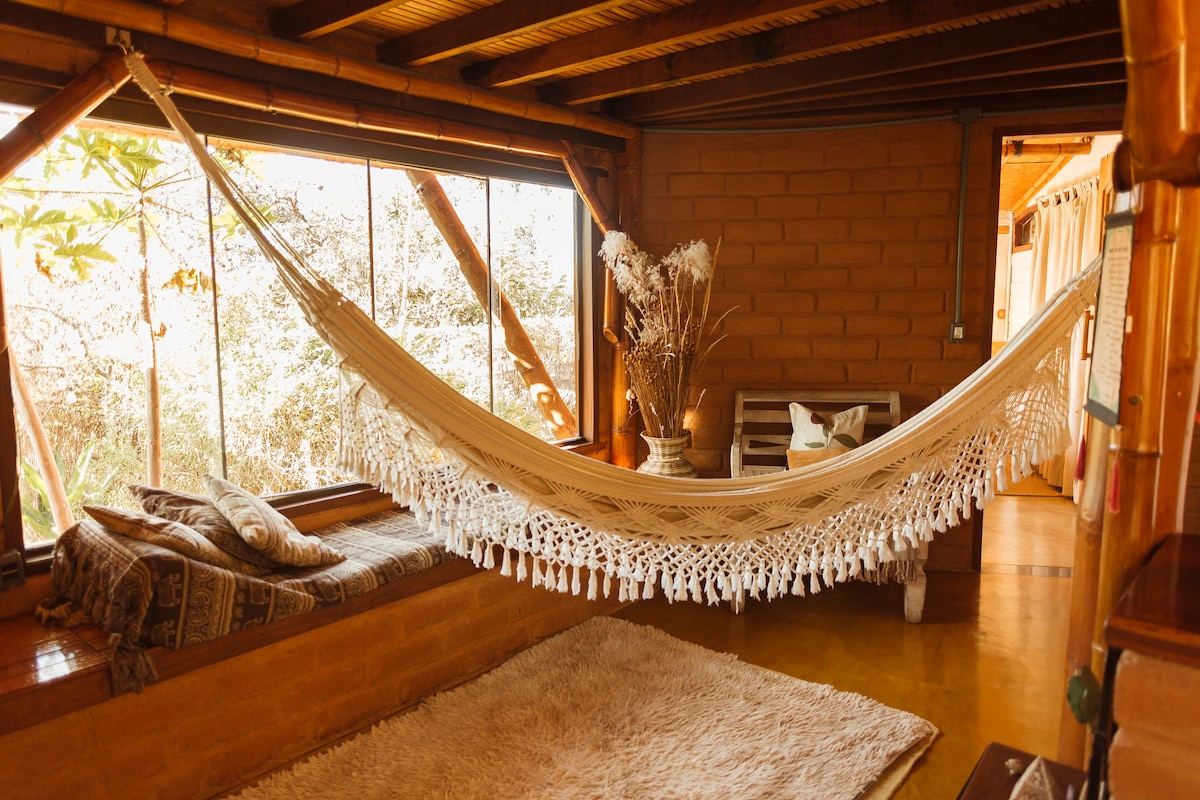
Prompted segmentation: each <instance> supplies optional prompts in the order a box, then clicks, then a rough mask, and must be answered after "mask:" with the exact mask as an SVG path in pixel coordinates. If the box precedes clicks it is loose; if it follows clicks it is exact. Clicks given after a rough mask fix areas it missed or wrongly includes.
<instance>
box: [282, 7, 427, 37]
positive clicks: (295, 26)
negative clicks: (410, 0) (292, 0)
mask: <svg viewBox="0 0 1200 800" xmlns="http://www.w3.org/2000/svg"><path fill="white" fill-rule="evenodd" d="M405 2H406V0H301V2H299V3H296V4H295V5H292V6H288V7H287V8H286V9H283V10H281V11H277V12H275V14H273V15H272V21H271V24H272V27H273V28H274V30H275V35H276V36H279V37H280V38H283V39H314V38H316V37H318V36H324V35H325V34H327V33H332V32H333V31H336V30H339V29H341V28H345V27H348V26H350V25H353V24H354V23H355V22H359V21H360V20H364V19H367V18H369V17H372V16H374V15H375V14H378V13H379V12H381V11H386V10H387V9H389V8H392V7H393V6H398V5H403V4H404V3H405Z"/></svg>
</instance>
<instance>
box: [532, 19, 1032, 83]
mask: <svg viewBox="0 0 1200 800" xmlns="http://www.w3.org/2000/svg"><path fill="white" fill-rule="evenodd" d="M1034 5H1036V4H1035V3H1031V2H1024V3H1020V4H1017V3H1014V2H1013V0H934V2H922V3H920V4H918V5H917V6H916V7H913V6H910V5H903V6H902V5H899V4H897V3H883V4H881V5H875V6H865V7H863V8H857V9H854V10H853V11H847V12H846V13H844V14H839V15H836V16H829V17H823V18H819V19H814V20H809V21H807V22H805V23H803V24H798V25H789V26H787V27H785V28H779V29H776V30H770V31H764V32H762V33H756V34H754V35H752V36H745V37H742V38H738V39H729V40H726V41H721V42H714V43H713V44H708V45H701V46H699V47H693V48H691V49H689V50H685V51H683V52H682V53H672V54H670V55H667V56H659V57H657V58H650V59H644V60H641V61H635V62H634V63H632V64H627V65H624V66H620V67H614V68H612V69H607V70H603V71H601V72H596V73H592V74H590V75H583V76H581V77H578V78H569V79H565V80H562V81H558V82H556V83H552V84H548V85H547V86H545V87H542V89H541V91H540V95H541V97H542V99H544V100H546V101H547V102H554V103H567V104H576V103H585V102H591V101H595V100H603V99H607V98H610V97H621V96H624V95H628V94H637V93H639V92H644V91H647V90H650V89H658V88H662V87H665V86H672V85H676V84H679V83H683V82H685V81H694V80H698V79H701V78H714V77H720V76H722V75H729V74H732V73H737V72H742V71H745V69H746V67H747V66H769V65H771V64H775V63H780V62H782V61H794V60H798V59H802V58H807V57H810V56H813V55H816V54H818V53H821V52H822V51H827V50H829V49H830V48H833V47H846V46H856V45H861V44H867V43H871V42H874V41H879V40H886V39H888V38H894V37H900V36H910V35H915V34H918V33H920V32H922V31H923V30H925V29H927V28H928V27H930V26H944V25H950V24H954V23H963V22H975V21H978V20H979V19H981V18H986V17H987V16H989V15H993V14H995V13H997V12H1000V11H1004V12H1017V11H1024V10H1027V9H1028V8H1030V7H1032V6H1034Z"/></svg>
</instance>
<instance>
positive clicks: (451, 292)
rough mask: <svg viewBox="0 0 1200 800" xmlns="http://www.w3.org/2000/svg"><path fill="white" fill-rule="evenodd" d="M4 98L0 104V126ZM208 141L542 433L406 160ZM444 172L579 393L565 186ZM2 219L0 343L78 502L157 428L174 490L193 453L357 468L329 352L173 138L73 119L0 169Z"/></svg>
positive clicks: (115, 492)
mask: <svg viewBox="0 0 1200 800" xmlns="http://www.w3.org/2000/svg"><path fill="white" fill-rule="evenodd" d="M18 118H19V116H18V115H17V114H15V113H12V112H10V113H9V114H8V115H7V119H6V118H5V116H4V114H3V110H0V131H2V130H4V129H6V128H7V127H8V126H11V125H12V124H14V123H15V121H16V120H17V119H18ZM210 146H211V147H212V148H213V149H214V150H215V152H216V153H217V155H218V157H219V158H220V159H221V160H222V161H223V162H224V163H225V164H226V165H227V167H228V168H229V169H230V170H231V172H232V173H233V175H234V177H235V180H238V181H239V182H240V183H241V184H242V186H243V188H245V189H247V190H248V191H249V193H250V194H251V196H252V197H253V198H254V200H255V202H256V203H258V204H259V205H260V207H261V208H263V209H264V210H266V211H267V212H268V214H269V216H270V217H271V219H272V221H273V223H274V224H275V225H277V226H279V227H280V228H281V229H282V230H283V231H284V234H285V236H287V237H288V238H289V240H290V241H291V242H292V243H293V244H294V245H295V246H296V248H297V249H298V250H299V251H300V252H301V253H303V254H304V255H305V257H306V258H307V259H308V260H309V262H310V263H311V264H312V265H313V266H314V267H316V268H317V269H318V270H319V271H320V272H321V273H322V274H323V275H325V276H326V277H327V278H328V279H329V280H330V281H331V282H332V283H333V284H334V285H335V286H337V287H338V288H339V289H340V290H341V291H342V292H344V293H345V294H346V295H347V296H348V297H350V298H351V299H352V300H354V301H355V302H356V303H358V304H359V305H361V306H362V307H363V308H364V309H365V310H367V311H368V312H369V313H371V314H372V315H373V316H374V317H375V319H376V321H377V322H378V323H379V324H380V326H381V327H383V328H384V329H385V330H387V331H388V332H389V333H390V334H391V335H392V336H393V337H394V338H395V339H397V340H398V341H399V342H400V343H401V344H403V345H404V347H405V348H406V349H408V350H409V352H411V353H413V354H414V355H415V356H416V357H417V358H419V359H420V360H421V361H422V363H424V364H425V365H426V366H427V367H429V368H430V369H431V370H432V371H433V372H435V373H436V374H438V375H439V376H440V377H442V378H443V379H444V380H446V381H447V382H448V383H450V384H451V385H453V386H454V387H455V388H457V389H458V390H459V391H460V392H462V393H463V394H464V395H465V396H467V397H470V398H471V399H472V400H474V401H475V402H478V403H480V404H481V405H484V406H485V407H488V408H490V409H491V410H493V411H494V412H495V413H496V414H497V415H499V416H501V417H502V418H504V419H506V420H508V421H510V422H512V423H513V424H515V425H517V426H519V427H521V428H523V429H525V430H527V431H529V432H531V433H534V434H536V435H539V436H542V437H543V438H547V439H550V438H552V434H551V428H550V427H549V425H548V424H547V423H546V422H545V421H544V420H543V419H542V417H541V416H540V415H539V413H538V410H537V409H536V407H535V406H534V405H533V404H532V403H531V401H530V400H529V397H528V392H527V391H526V390H525V387H524V385H523V383H522V381H521V380H520V377H519V375H518V374H517V372H516V370H515V369H514V367H513V365H512V359H511V358H510V357H508V355H507V353H506V352H505V347H504V332H503V331H502V330H501V329H500V326H499V324H498V323H496V322H494V321H492V322H490V323H489V321H490V320H494V319H495V317H494V314H493V310H492V309H488V308H485V307H484V304H481V303H480V301H479V300H478V299H477V298H476V297H475V295H474V294H472V292H471V291H470V289H469V288H468V285H467V283H466V280H465V278H464V277H463V275H462V273H461V271H460V269H459V266H458V262H457V260H456V258H455V254H454V253H453V252H451V249H450V248H449V247H448V246H447V244H446V242H445V241H444V239H443V238H442V236H441V234H440V233H439V232H438V230H437V228H436V227H435V226H434V224H433V222H432V221H431V220H430V217H429V215H428V214H427V213H426V211H425V209H424V208H423V206H422V205H421V202H420V200H419V199H418V198H417V196H416V193H415V192H414V190H413V187H412V183H411V182H410V181H409V179H408V177H407V172H406V171H405V169H404V168H403V167H401V166H399V165H395V164H383V163H380V162H378V161H369V162H368V161H366V160H364V159H349V158H332V157H322V156H317V155H314V154H302V153H296V152H290V153H289V152H283V151H280V150H276V149H271V148H267V147H263V146H259V145H251V144H246V143H233V142H212V143H210ZM440 182H441V185H442V187H443V188H444V190H445V192H446V194H447V195H448V196H449V198H450V200H451V201H452V204H453V206H454V209H455V210H456V211H457V213H458V214H459V216H460V217H461V218H462V221H463V223H464V225H465V227H466V228H467V230H468V231H469V233H470V235H471V238H472V240H473V242H474V243H475V245H476V247H477V249H478V250H479V252H480V253H481V254H483V255H484V257H485V260H486V262H487V264H488V269H489V274H490V278H491V282H492V284H493V286H494V287H498V289H499V291H501V292H503V293H504V295H505V296H506V297H507V299H508V301H509V302H510V303H512V305H513V306H514V307H515V309H516V311H517V313H518V316H519V317H520V318H521V320H522V323H523V325H524V327H525V330H526V331H527V332H528V334H529V337H530V339H531V340H532V341H533V343H534V345H535V347H536V348H537V350H538V353H539V354H540V355H541V357H542V359H543V361H544V362H545V364H546V367H547V369H548V371H549V372H550V376H551V378H552V379H553V381H554V383H555V384H556V386H557V388H558V390H559V392H560V394H561V395H562V396H563V398H564V400H566V402H567V404H568V405H569V407H570V408H571V409H572V410H575V409H576V408H577V397H576V395H577V386H578V376H577V363H578V344H577V342H578V336H577V331H578V322H577V316H578V315H577V309H576V306H577V303H576V274H577V264H576V257H575V253H576V245H575V239H576V201H575V195H574V192H572V191H570V190H567V189H563V188H558V187H549V186H542V185H537V184H530V183H522V182H517V181H511V180H499V179H494V178H493V179H487V178H475V177H467V176H461V175H444V176H440ZM210 208H211V213H210ZM0 225H2V226H3V228H2V230H0V259H2V260H3V270H4V274H3V279H4V291H5V295H6V301H7V306H8V314H9V317H8V322H9V336H10V339H11V347H12V350H13V353H14V356H15V359H16V361H17V362H18V364H19V365H20V368H21V370H22V372H23V373H24V375H25V377H26V379H27V381H28V383H29V385H30V388H31V391H32V393H33V396H34V400H35V404H36V407H37V410H38V412H39V414H40V416H41V419H42V422H43V424H44V426H45V428H46V430H47V433H48V438H49V440H50V443H51V445H52V446H53V448H54V451H55V456H56V458H57V459H58V460H59V463H60V465H61V468H62V471H63V478H64V484H65V485H66V488H67V490H68V493H69V494H70V496H71V500H72V503H73V505H74V509H75V513H76V515H77V516H79V515H81V511H80V508H81V506H82V504H83V503H106V504H115V505H132V503H133V500H132V498H131V497H130V496H129V495H128V493H127V491H126V488H125V487H126V486H127V485H128V484H130V483H147V482H152V481H154V480H157V478H155V477H152V476H153V475H154V470H155V469H156V468H159V467H156V466H155V463H154V462H155V460H156V459H155V458H154V456H153V452H152V447H151V445H150V443H151V442H152V441H154V439H155V434H154V430H155V428H156V427H158V428H161V431H162V433H161V440H162V455H161V467H160V468H161V482H162V484H163V485H166V486H169V487H171V488H175V489H178V490H182V491H194V492H197V493H203V485H202V482H201V477H202V475H203V474H204V473H205V472H209V473H213V474H218V475H224V476H226V477H228V479H230V480H232V481H234V482H236V483H239V484H241V485H243V486H245V487H246V488H248V489H250V490H251V491H254V492H257V493H260V494H264V495H271V494H280V493H284V492H289V491H296V490H302V489H310V488H316V487H320V486H326V485H331V484H337V483H344V482H347V481H350V480H352V478H351V477H350V476H348V475H345V474H342V473H340V472H339V471H338V470H337V469H336V466H335V462H336V447H337V437H338V398H337V395H338V375H337V369H336V364H335V363H334V361H333V354H332V352H331V351H330V350H329V348H328V347H327V346H326V345H325V344H324V342H322V341H321V340H320V339H319V338H318V337H317V335H316V334H315V332H314V331H313V330H312V329H311V328H310V327H309V325H308V324H307V323H306V322H305V321H304V319H303V317H302V315H301V313H300V311H299V309H298V308H297V306H296V304H295V302H294V301H293V300H292V298H291V296H290V295H289V294H288V293H287V291H286V289H284V287H283V286H282V284H280V283H279V281H278V280H277V279H276V278H275V275H274V271H273V269H272V268H271V267H270V266H269V264H268V263H267V262H266V261H265V259H263V258H262V257H261V255H260V254H259V252H258V250H257V247H256V246H255V245H254V244H253V242H252V240H251V238H250V237H249V235H247V234H246V233H245V232H244V231H243V230H241V228H240V225H239V224H238V223H236V222H235V218H234V216H233V215H232V213H231V212H230V210H229V209H228V208H227V207H226V206H225V205H224V203H223V201H220V200H219V199H217V198H215V197H214V198H210V197H209V195H208V192H207V185H206V183H205V181H204V179H203V176H202V174H201V173H200V172H199V169H198V168H197V167H196V165H195V164H194V161H193V159H192V157H191V156H190V155H189V154H187V153H186V151H185V149H184V148H183V146H182V145H181V144H179V143H178V142H176V141H174V140H173V139H172V138H170V137H169V136H166V135H163V134H160V133H158V132H153V133H149V132H146V131H143V130H135V129H132V128H129V127H119V126H114V125H90V124H89V125H87V126H82V125H81V126H79V127H78V128H76V129H73V130H71V131H69V132H68V133H67V134H64V136H63V137H62V138H61V139H60V140H59V141H58V142H55V143H54V144H53V145H52V146H51V147H50V148H48V149H47V151H46V152H45V153H44V154H43V155H42V156H41V157H38V158H35V159H32V160H31V161H30V162H28V163H27V164H25V165H24V166H23V167H22V169H21V170H20V171H19V172H18V173H17V175H16V176H14V177H13V178H12V179H10V180H9V181H8V182H6V183H5V184H4V185H3V187H0ZM487 300H488V304H493V305H494V304H495V302H496V300H497V298H496V296H495V293H494V292H493V296H492V297H490V298H487ZM155 386H157V396H158V400H157V402H156V401H155V400H154V399H153V398H154V396H155ZM18 433H19V438H20V439H21V442H20V443H19V448H20V451H21V453H22V458H23V461H25V462H29V461H31V459H30V455H29V453H30V445H29V441H28V438H27V436H26V435H25V434H22V433H21V431H20V430H19V432H18ZM24 475H25V479H24V480H23V481H22V485H21V492H22V498H23V500H24V506H25V511H26V540H27V542H28V543H33V542H36V541H38V540H42V539H46V538H52V537H53V536H54V530H53V525H52V524H50V523H48V522H47V520H46V517H45V507H44V502H43V500H42V493H43V490H41V489H39V485H38V481H39V476H38V474H37V471H36V470H35V469H32V468H31V465H30V466H28V467H26V468H25V469H24Z"/></svg>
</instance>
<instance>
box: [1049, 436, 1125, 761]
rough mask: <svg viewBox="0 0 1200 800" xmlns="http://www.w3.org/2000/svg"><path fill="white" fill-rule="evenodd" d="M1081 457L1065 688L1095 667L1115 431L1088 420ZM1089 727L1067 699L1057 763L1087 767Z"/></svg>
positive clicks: (1064, 677)
mask: <svg viewBox="0 0 1200 800" xmlns="http://www.w3.org/2000/svg"><path fill="white" fill-rule="evenodd" d="M1085 428H1086V431H1085V433H1084V441H1085V442H1087V447H1086V450H1085V452H1084V453H1083V464H1082V472H1083V480H1082V483H1081V490H1080V495H1079V504H1078V509H1077V511H1076V516H1075V558H1074V560H1073V562H1072V563H1073V565H1074V568H1073V570H1072V579H1071V620H1070V626H1069V628H1068V633H1067V661H1066V670H1065V675H1064V676H1063V686H1066V685H1067V682H1068V681H1069V680H1070V679H1071V678H1072V677H1073V676H1074V675H1075V674H1076V673H1077V672H1081V671H1090V670H1091V667H1092V643H1093V635H1094V633H1095V624H1096V599H1097V596H1098V594H1099V587H1100V550H1101V543H1102V541H1103V531H1104V505H1105V500H1106V498H1107V495H1106V492H1105V490H1106V488H1107V483H1108V482H1107V480H1106V477H1107V476H1108V474H1109V470H1110V469H1111V466H1112V455H1111V453H1110V451H1109V434H1110V432H1111V429H1110V428H1109V427H1108V426H1107V425H1105V424H1104V423H1103V422H1101V421H1099V420H1097V419H1095V418H1094V417H1092V416H1090V415H1089V416H1088V417H1087V424H1086V425H1085ZM1087 735H1088V728H1087V725H1086V724H1085V723H1082V722H1078V721H1076V720H1075V717H1074V712H1073V711H1072V710H1071V708H1070V706H1069V704H1068V702H1067V697H1066V695H1065V694H1064V695H1063V708H1062V717H1061V720H1060V723H1059V734H1058V760H1059V761H1062V762H1063V763H1065V764H1072V765H1074V766H1076V767H1080V768H1082V767H1083V766H1084V764H1086V763H1087Z"/></svg>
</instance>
